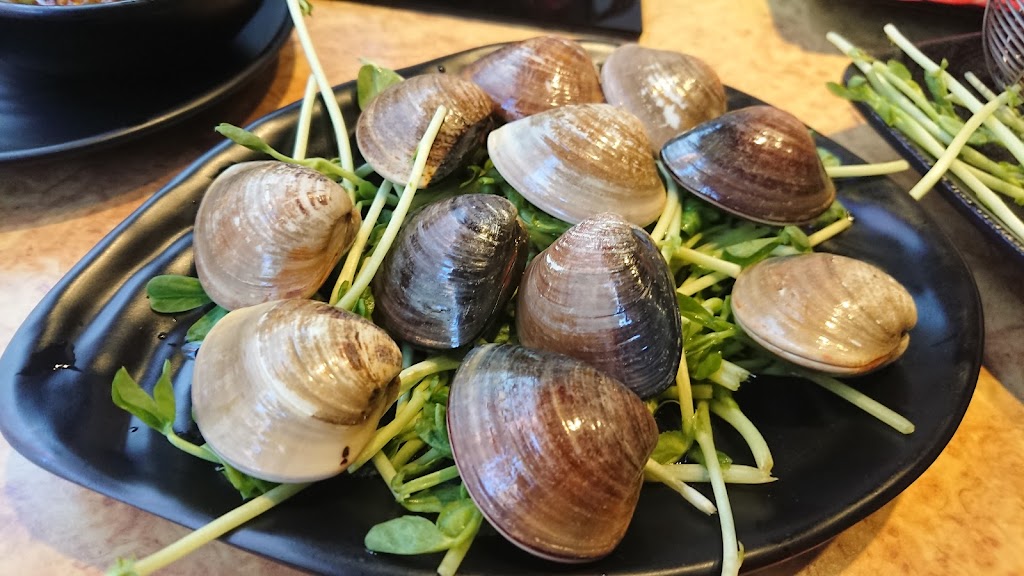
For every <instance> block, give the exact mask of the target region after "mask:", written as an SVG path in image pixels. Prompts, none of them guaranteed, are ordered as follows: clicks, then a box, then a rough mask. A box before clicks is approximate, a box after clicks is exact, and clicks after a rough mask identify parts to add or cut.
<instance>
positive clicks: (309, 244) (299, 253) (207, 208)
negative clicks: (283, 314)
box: [192, 161, 361, 310]
mask: <svg viewBox="0 0 1024 576" xmlns="http://www.w3.org/2000/svg"><path fill="white" fill-rule="evenodd" d="M360 222H361V218H360V216H359V212H358V211H357V210H355V209H354V207H353V205H352V201H351V200H350V199H349V196H348V194H347V193H346V192H345V190H344V189H343V188H342V187H341V186H340V185H339V184H338V183H336V182H334V181H333V180H331V179H329V178H327V177H326V176H324V175H322V174H320V173H319V172H317V171H315V170H312V169H309V168H305V167H302V166H295V165H293V164H285V163H284V162H276V161H266V162H243V163H240V164H235V165H234V166H231V167H230V168H228V169H227V170H225V171H224V172H222V173H221V174H220V175H218V176H217V178H216V179H215V180H214V181H213V183H212V184H210V187H209V188H208V189H207V191H206V194H205V195H204V196H203V199H202V202H201V203H200V204H199V211H198V213H197V214H196V223H195V228H194V231H193V236H192V244H193V249H194V252H195V264H196V272H197V275H198V276H199V281H200V283H201V284H202V286H203V289H204V290H205V291H206V293H207V294H208V295H209V296H210V298H211V299H213V301H214V302H216V303H217V304H219V305H221V306H223V307H224V308H227V309H228V310H234V309H236V308H241V307H244V306H252V305H254V304H259V303H262V302H269V301H272V300H278V299H282V298H308V297H309V296H312V295H313V294H314V293H315V292H316V291H317V289H319V288H320V286H321V285H322V284H323V283H324V280H325V279H326V278H327V276H328V274H330V272H331V270H332V269H333V268H334V265H335V264H336V263H337V262H338V259H339V258H340V257H341V255H342V253H344V251H345V250H347V249H348V247H349V246H350V245H351V244H352V240H353V238H355V234H356V232H357V231H358V230H359V224H360Z"/></svg>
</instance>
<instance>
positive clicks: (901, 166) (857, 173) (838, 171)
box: [825, 160, 910, 178]
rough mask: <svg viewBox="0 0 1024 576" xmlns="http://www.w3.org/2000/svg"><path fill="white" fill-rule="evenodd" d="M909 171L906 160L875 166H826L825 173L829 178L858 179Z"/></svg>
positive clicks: (881, 163) (908, 164)
mask: <svg viewBox="0 0 1024 576" xmlns="http://www.w3.org/2000/svg"><path fill="white" fill-rule="evenodd" d="M904 170H910V163H909V162H907V161H906V160H893V161H892V162H879V163H877V164H851V165H846V166H826V167H825V173H826V174H828V177H829V178H860V177H864V176H885V175H886V174H895V173H896V172H903V171H904Z"/></svg>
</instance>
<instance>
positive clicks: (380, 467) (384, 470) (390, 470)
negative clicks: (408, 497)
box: [370, 452, 398, 497]
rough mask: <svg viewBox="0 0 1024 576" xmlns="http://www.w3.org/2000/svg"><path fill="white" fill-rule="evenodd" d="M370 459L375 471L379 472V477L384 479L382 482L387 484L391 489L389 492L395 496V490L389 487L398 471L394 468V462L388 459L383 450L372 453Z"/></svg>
mask: <svg viewBox="0 0 1024 576" xmlns="http://www.w3.org/2000/svg"><path fill="white" fill-rule="evenodd" d="M370 461H371V462H373V467H374V468H376V469H377V473H378V474H380V477H381V478H383V479H384V483H385V484H387V485H388V488H389V489H390V490H391V494H393V495H394V496H395V497H397V496H398V494H397V493H396V492H395V489H394V488H391V482H392V480H394V479H395V476H397V475H398V471H397V470H395V466H394V464H392V463H391V461H390V460H388V457H387V455H386V454H384V453H383V452H377V453H376V454H374V455H373V458H370Z"/></svg>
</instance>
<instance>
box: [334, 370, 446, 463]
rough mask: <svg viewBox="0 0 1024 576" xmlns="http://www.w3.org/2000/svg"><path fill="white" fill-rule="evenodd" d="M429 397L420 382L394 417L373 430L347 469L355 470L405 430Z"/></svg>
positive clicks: (424, 385)
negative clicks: (368, 439) (370, 436)
mask: <svg viewBox="0 0 1024 576" xmlns="http://www.w3.org/2000/svg"><path fill="white" fill-rule="evenodd" d="M429 397H430V390H429V388H428V387H427V385H426V384H421V385H420V386H418V387H417V388H416V391H415V392H413V394H412V397H411V398H409V402H408V403H407V404H406V405H405V406H403V407H402V409H401V410H399V411H397V412H396V413H395V418H394V420H392V421H391V422H388V423H387V425H385V426H383V427H381V428H378V429H377V431H376V432H374V434H373V437H372V438H370V441H369V442H368V443H367V444H366V446H365V447H364V448H363V449H362V450H361V451H360V452H359V455H358V456H357V457H356V458H355V460H353V461H352V464H350V465H349V467H348V471H349V472H355V471H356V470H358V469H360V468H362V467H363V464H366V462H367V461H369V460H371V459H373V457H374V456H375V455H376V454H377V453H378V452H380V451H381V450H382V449H383V448H384V446H386V445H387V443H388V442H390V441H391V440H392V439H394V437H395V436H398V434H400V433H401V432H402V430H405V427H406V426H408V425H409V423H410V422H412V419H413V418H415V417H416V415H417V414H419V411H420V409H422V408H423V405H424V404H426V403H427V399H428V398H429Z"/></svg>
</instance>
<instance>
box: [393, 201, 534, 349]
mask: <svg viewBox="0 0 1024 576" xmlns="http://www.w3.org/2000/svg"><path fill="white" fill-rule="evenodd" d="M528 248H529V235H528V233H527V231H526V226H525V225H524V224H523V223H522V221H521V220H519V217H518V212H517V211H516V207H515V206H513V205H512V203H511V202H509V201H508V200H506V199H505V198H503V197H501V196H495V195H492V194H466V195H462V196H455V197H454V198H448V199H446V200H441V201H438V202H435V203H433V204H430V205H428V206H426V207H425V208H423V209H422V210H421V211H419V212H417V213H416V214H414V215H413V216H412V217H410V218H409V220H408V221H407V222H406V223H405V224H404V225H403V226H402V229H401V231H400V232H399V233H398V237H397V238H396V239H395V243H394V245H393V246H392V247H391V251H390V252H389V253H388V256H387V258H386V259H385V261H384V264H383V265H382V266H381V268H380V270H379V271H378V272H377V275H376V276H374V278H373V296H374V301H375V306H374V319H375V320H376V321H377V322H378V324H380V325H381V326H383V327H384V328H385V329H387V331H388V332H390V333H391V334H393V335H394V336H395V337H396V338H398V339H399V340H402V341H405V342H409V343H411V344H415V345H416V346H421V347H424V348H434V349H449V348H459V347H461V346H465V345H466V344H470V343H472V342H473V341H474V340H476V339H477V338H478V337H480V336H481V335H482V333H483V332H484V331H485V330H486V329H487V328H488V327H489V326H491V325H492V324H493V320H494V318H495V317H496V316H497V314H498V313H500V312H501V311H502V310H503V309H504V307H505V305H506V304H508V302H509V300H511V299H512V295H513V294H514V293H515V291H516V287H517V286H519V279H520V277H521V276H522V274H523V268H525V267H526V256H527V251H528Z"/></svg>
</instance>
